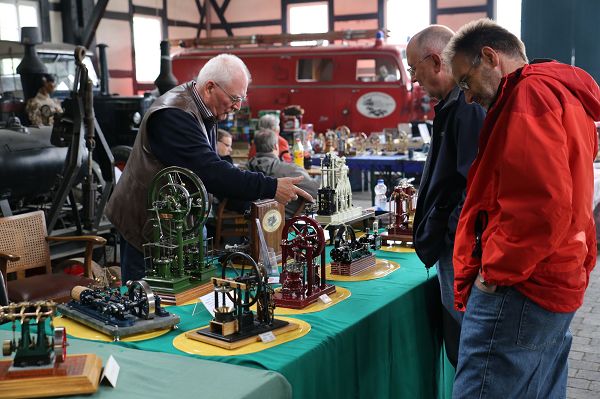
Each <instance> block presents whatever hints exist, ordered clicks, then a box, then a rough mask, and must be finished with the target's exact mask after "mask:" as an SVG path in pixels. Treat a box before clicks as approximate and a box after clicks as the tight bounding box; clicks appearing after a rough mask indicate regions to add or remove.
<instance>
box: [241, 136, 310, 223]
mask: <svg viewBox="0 0 600 399" xmlns="http://www.w3.org/2000/svg"><path fill="white" fill-rule="evenodd" d="M254 143H255V144H256V150H257V153H256V155H255V156H254V158H252V159H251V160H250V161H248V169H249V170H251V171H253V172H261V173H263V174H264V175H265V176H272V177H276V178H281V177H298V176H302V177H303V178H304V179H303V180H302V181H301V182H300V183H298V187H300V188H302V189H303V190H304V191H306V192H307V193H309V194H310V195H312V196H313V197H315V196H316V195H317V191H318V190H319V184H318V183H317V181H316V180H313V179H312V178H311V177H310V176H309V175H308V173H307V172H306V170H304V168H301V167H299V166H298V165H295V164H289V163H286V162H282V161H281V160H280V159H279V157H278V156H277V155H278V154H279V148H278V144H277V134H276V133H275V132H274V131H272V130H260V131H259V132H258V133H256V134H255V135H254ZM301 205H302V203H301V200H296V201H292V202H290V203H289V204H287V205H286V207H285V217H286V218H287V219H289V218H290V217H292V216H293V215H294V213H295V212H296V211H297V210H298V208H299V207H300V206H301Z"/></svg>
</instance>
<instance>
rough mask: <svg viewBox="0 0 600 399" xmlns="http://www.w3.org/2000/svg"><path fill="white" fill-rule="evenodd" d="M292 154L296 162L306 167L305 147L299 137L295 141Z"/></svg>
mask: <svg viewBox="0 0 600 399" xmlns="http://www.w3.org/2000/svg"><path fill="white" fill-rule="evenodd" d="M292 154H293V156H294V163H295V164H296V165H298V166H300V167H301V168H304V147H303V146H302V142H301V141H300V139H299V138H297V139H296V141H295V142H294V147H292Z"/></svg>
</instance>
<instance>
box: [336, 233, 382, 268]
mask: <svg viewBox="0 0 600 399" xmlns="http://www.w3.org/2000/svg"><path fill="white" fill-rule="evenodd" d="M377 230H378V226H377V222H375V223H374V224H373V233H371V232H370V231H369V229H367V231H366V232H365V235H363V236H362V237H360V238H359V239H358V240H357V239H356V234H355V233H354V229H353V228H352V227H350V226H343V227H341V228H340V229H339V230H338V232H337V234H336V237H335V241H334V248H333V249H332V250H331V260H332V262H331V273H332V274H340V275H343V276H354V275H356V274H358V273H360V272H362V271H363V270H366V269H368V268H371V267H373V266H375V263H376V260H375V255H373V253H371V249H373V250H377V249H379V247H381V237H380V236H379V234H378V232H377Z"/></svg>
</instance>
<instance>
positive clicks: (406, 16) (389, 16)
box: [385, 0, 430, 44]
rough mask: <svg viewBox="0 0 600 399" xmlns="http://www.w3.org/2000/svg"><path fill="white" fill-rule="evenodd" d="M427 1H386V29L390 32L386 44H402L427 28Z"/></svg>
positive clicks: (428, 16) (428, 13) (428, 15)
mask: <svg viewBox="0 0 600 399" xmlns="http://www.w3.org/2000/svg"><path fill="white" fill-rule="evenodd" d="M429 5H430V2H429V1H414V0H387V3H386V9H385V19H386V27H387V28H388V29H389V30H390V36H389V37H388V39H387V42H388V43H394V44H404V43H406V42H408V39H409V38H410V37H411V36H412V35H414V34H415V33H417V32H419V31H420V30H422V29H425V28H426V27H428V26H429V20H430V12H429Z"/></svg>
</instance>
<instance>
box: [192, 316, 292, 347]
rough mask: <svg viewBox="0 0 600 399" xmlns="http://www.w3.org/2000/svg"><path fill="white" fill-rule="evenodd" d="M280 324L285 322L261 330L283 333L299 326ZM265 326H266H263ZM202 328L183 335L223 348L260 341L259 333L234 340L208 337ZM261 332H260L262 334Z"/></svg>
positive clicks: (275, 333)
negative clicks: (279, 325)
mask: <svg viewBox="0 0 600 399" xmlns="http://www.w3.org/2000/svg"><path fill="white" fill-rule="evenodd" d="M274 321H280V322H281V320H277V319H275V320H274ZM281 324H285V325H283V326H282V327H279V328H275V329H272V330H271V329H269V328H264V331H262V332H267V331H271V332H272V333H273V334H274V335H281V334H283V333H286V332H288V331H293V330H296V329H298V328H299V327H300V326H299V325H298V324H295V323H287V322H285V323H281ZM265 327H266V326H265ZM203 330H210V327H207V328H205V329H203ZM203 330H195V331H188V332H186V333H185V336H186V337H188V338H190V339H193V340H195V341H200V342H204V343H206V344H210V345H214V346H218V347H219V348H225V349H236V348H241V347H242V346H246V345H250V344H252V343H254V342H258V341H260V338H259V336H258V335H259V334H254V335H252V336H249V337H247V338H244V339H240V340H236V341H225V340H223V339H219V338H213V337H210V336H208V335H203V334H201V333H200V332H201V331H203ZM227 331H229V332H230V330H229V329H227ZM234 331H235V330H234ZM262 332H261V334H262Z"/></svg>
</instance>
